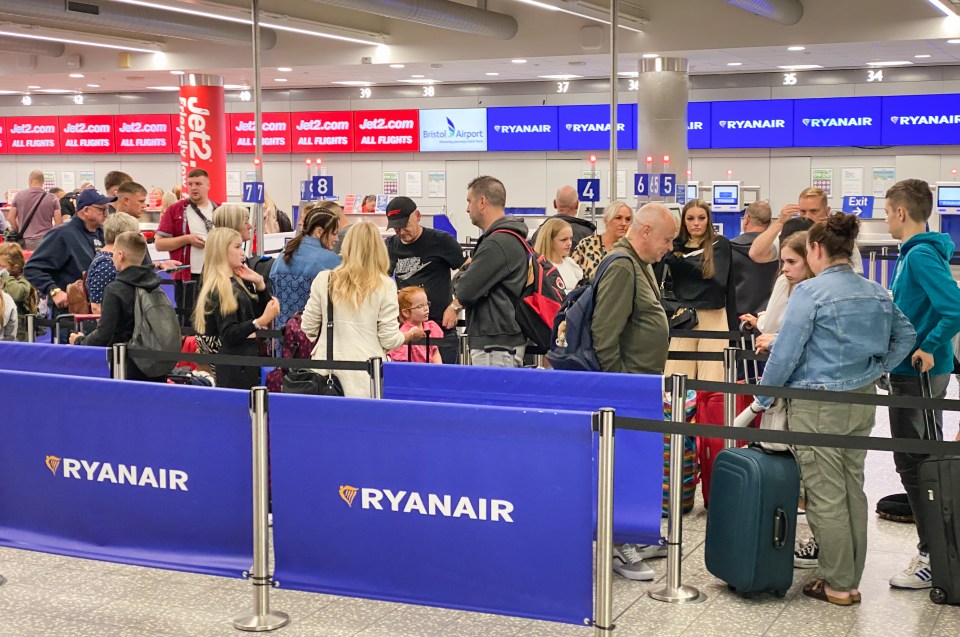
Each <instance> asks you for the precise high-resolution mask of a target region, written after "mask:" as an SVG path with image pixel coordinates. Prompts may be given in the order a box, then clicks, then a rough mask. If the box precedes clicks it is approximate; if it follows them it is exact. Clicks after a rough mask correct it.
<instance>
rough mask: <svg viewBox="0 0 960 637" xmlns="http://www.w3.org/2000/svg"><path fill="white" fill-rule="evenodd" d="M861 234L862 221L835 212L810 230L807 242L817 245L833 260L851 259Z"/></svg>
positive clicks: (852, 216)
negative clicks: (858, 236)
mask: <svg viewBox="0 0 960 637" xmlns="http://www.w3.org/2000/svg"><path fill="white" fill-rule="evenodd" d="M858 234H860V219H858V218H857V217H856V216H854V215H848V214H844V213H842V212H835V213H833V214H831V215H830V216H829V217H827V220H826V221H821V222H820V223H817V224H814V226H813V227H812V228H810V232H809V235H808V237H807V241H808V242H809V243H811V244H812V243H817V244H819V245H820V247H821V248H823V249H824V251H826V253H827V255H828V256H829V257H831V259H834V260H835V259H850V258H852V257H853V248H854V245H855V244H856V241H857V235H858Z"/></svg>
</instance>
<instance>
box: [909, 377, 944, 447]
mask: <svg viewBox="0 0 960 637" xmlns="http://www.w3.org/2000/svg"><path fill="white" fill-rule="evenodd" d="M922 365H923V363H921V362H920V359H919V358H918V359H917V360H915V361H913V368H914V369H916V370H917V373H918V374H920V395H921V396H922V397H923V398H933V389H932V387H931V386H930V372H922V371H920V368H921V367H922ZM923 425H924V430H925V439H926V440H940V436H939V435H937V420H936V418H935V417H934V415H933V411H932V410H930V409H924V410H923Z"/></svg>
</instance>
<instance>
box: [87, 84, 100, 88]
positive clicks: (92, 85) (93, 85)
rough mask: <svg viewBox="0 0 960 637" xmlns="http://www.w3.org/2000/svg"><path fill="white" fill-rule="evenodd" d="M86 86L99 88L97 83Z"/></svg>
mask: <svg viewBox="0 0 960 637" xmlns="http://www.w3.org/2000/svg"><path fill="white" fill-rule="evenodd" d="M87 88H100V85H99V84H87Z"/></svg>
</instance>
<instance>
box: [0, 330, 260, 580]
mask: <svg viewBox="0 0 960 637" xmlns="http://www.w3.org/2000/svg"><path fill="white" fill-rule="evenodd" d="M58 349H61V350H62V349H65V348H64V347H60V348H58ZM0 387H2V388H3V394H4V396H16V397H17V399H16V400H4V401H3V403H4V410H3V418H2V419H0V441H2V444H0V545H3V546H9V547H12V548H19V549H31V550H36V551H45V552H49V553H60V554H63V555H71V556H76V557H85V558H91V559H97V560H107V561H111V562H123V563H127V564H137V565H141V566H154V567H161V568H170V569H176V570H183V571H191V572H195V573H207V574H212V575H226V576H234V577H236V576H239V575H240V573H241V571H243V570H244V569H248V568H249V567H250V560H251V547H252V545H253V535H252V534H253V531H252V528H251V518H252V510H251V508H252V500H253V494H252V492H251V488H252V487H251V481H250V475H251V469H250V465H251V462H252V459H251V451H250V414H249V394H248V393H247V392H241V391H234V390H226V389H220V390H217V389H211V388H194V387H184V386H179V385H177V386H174V385H163V384H154V383H134V382H128V381H111V380H96V379H90V378H70V377H68V376H56V375H53V374H31V373H24V372H8V371H0Z"/></svg>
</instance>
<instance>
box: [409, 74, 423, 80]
mask: <svg viewBox="0 0 960 637" xmlns="http://www.w3.org/2000/svg"><path fill="white" fill-rule="evenodd" d="M410 77H412V78H414V79H420V78H422V77H425V76H423V75H411V76H410Z"/></svg>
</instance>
